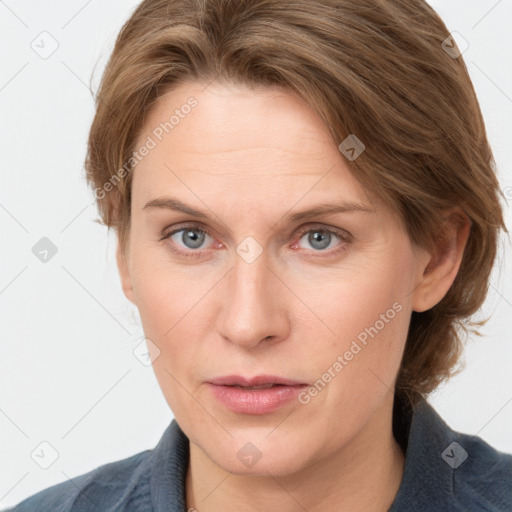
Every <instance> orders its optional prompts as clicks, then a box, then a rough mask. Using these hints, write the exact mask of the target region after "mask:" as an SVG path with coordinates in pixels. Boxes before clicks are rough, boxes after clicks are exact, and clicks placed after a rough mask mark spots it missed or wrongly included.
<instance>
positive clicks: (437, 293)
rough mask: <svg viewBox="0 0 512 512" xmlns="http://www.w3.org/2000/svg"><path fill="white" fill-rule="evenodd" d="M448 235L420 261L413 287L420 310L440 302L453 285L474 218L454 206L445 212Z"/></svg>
mask: <svg viewBox="0 0 512 512" xmlns="http://www.w3.org/2000/svg"><path fill="white" fill-rule="evenodd" d="M444 217H445V222H444V226H443V227H444V228H445V231H444V232H445V236H444V237H443V238H442V239H441V240H440V241H439V242H438V243H437V245H436V247H435V248H434V250H433V251H430V252H427V253H425V254H426V255H427V257H426V258H424V260H423V262H422V264H421V265H420V268H419V270H420V276H419V279H418V280H417V281H416V286H415V288H414V290H413V299H412V309H413V311H417V312H418V313H420V312H422V311H426V310H428V309H430V308H432V307H434V306H435V305H436V304H437V303H439V302H440V301H441V300H442V299H443V297H444V296H445V295H446V293H447V292H448V290H449V289H450V287H451V285H452V284H453V281H454V280H455V277H456V276H457V272H458V271H459V267H460V263H461V261H462V256H463V255H464V248H465V247H466V242H467V240H468V237H469V232H470V229H471V220H470V219H469V217H468V216H467V215H466V214H465V213H464V212H463V211H462V210H461V209H460V208H452V209H450V210H448V211H447V212H446V213H445V215H444Z"/></svg>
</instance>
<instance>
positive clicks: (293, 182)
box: [133, 82, 375, 206]
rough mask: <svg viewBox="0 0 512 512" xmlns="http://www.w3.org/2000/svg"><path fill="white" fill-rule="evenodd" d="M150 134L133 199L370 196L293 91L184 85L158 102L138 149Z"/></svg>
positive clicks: (137, 170)
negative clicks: (176, 194) (177, 194)
mask: <svg viewBox="0 0 512 512" xmlns="http://www.w3.org/2000/svg"><path fill="white" fill-rule="evenodd" d="M190 105H194V106H193V107H190ZM149 139H152V141H153V143H152V146H153V145H154V147H153V148H152V149H151V151H149V154H147V156H145V157H144V158H143V159H142V160H141V161H140V162H139V163H138V165H137V166H136V168H135V172H134V183H133V188H134V190H133V193H134V194H133V200H134V202H135V201H138V202H139V203H140V202H142V201H147V200H149V199H152V198H154V197H155V195H156V194H159V195H162V193H164V192H166V191H171V190H172V191H175V190H176V189H177V188H178V189H179V190H181V191H185V189H188V190H187V193H189V194H190V193H191V192H192V193H193V192H196V193H197V194H199V193H200V194H202V195H205V194H206V195H213V194H214V195H216V196H218V195H219V194H222V197H223V198H224V200H225V201H226V200H229V201H237V200H238V201H243V200H244V199H250V200H252V199H254V198H255V197H259V198H261V199H262V200H266V201H267V203H268V202H272V201H273V202H276V201H282V200H283V192H285V193H286V196H287V198H288V199H287V206H291V205H292V204H293V203H294V202H295V201H298V200H302V199H301V198H303V199H304V200H306V198H307V199H308V200H309V201H314V200H315V199H316V198H318V199H322V200H324V199H325V195H326V194H329V197H331V198H336V197H340V196H341V197H343V198H345V199H348V200H353V201H354V200H359V201H361V202H363V201H364V202H368V199H369V194H368V192H367V191H366V190H365V189H363V187H362V185H361V184H360V183H359V182H358V181H357V180H356V179H355V178H354V176H353V175H352V173H351V169H350V168H349V166H348V162H347V161H346V160H345V158H344V157H343V155H342V154H341V153H340V152H339V150H338V147H337V145H336V143H335V141H334V140H333V139H332V136H331V134H330V132H329V130H328V128H327V126H325V124H324V122H323V120H322V119H321V118H320V117H319V116H318V114H317V113H316V112H315V111H314V110H313V109H312V108H311V107H310V106H309V105H308V104H307V103H306V102H304V101H303V100H302V99H301V98H300V97H298V96H297V95H296V94H295V93H294V92H292V91H289V90H287V89H282V88H279V87H272V88H267V87H265V88H263V87H260V88H256V89H251V88H248V87H245V86H238V85H233V84H226V83H212V84H210V85H207V84H202V83H196V82H186V83H183V84H181V85H180V86H179V87H177V88H175V89H173V90H172V91H170V92H167V93H166V94H164V95H162V96H160V97H159V98H158V100H157V101H156V102H155V103H154V104H153V105H152V108H151V110H150V112H149V114H148V115H147V116H146V119H145V122H144V125H143V127H142V128H141V130H140V132H139V136H138V140H137V144H136V147H140V146H141V145H143V144H144V142H145V141H148V140H149ZM374 201H375V198H372V202H374Z"/></svg>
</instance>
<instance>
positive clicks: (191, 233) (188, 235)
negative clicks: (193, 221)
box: [172, 228, 208, 249]
mask: <svg viewBox="0 0 512 512" xmlns="http://www.w3.org/2000/svg"><path fill="white" fill-rule="evenodd" d="M180 233H181V236H179V234H180ZM172 236H178V237H179V240H180V242H181V243H182V244H183V245H184V246H185V247H186V248H187V249H198V248H200V247H201V245H202V244H203V242H204V240H205V238H206V237H207V236H208V235H207V234H206V233H205V232H204V231H201V230H199V229H190V228H189V229H187V228H185V229H180V230H179V231H176V233H174V234H173V235H172Z"/></svg>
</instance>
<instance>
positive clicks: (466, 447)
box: [443, 432, 512, 511]
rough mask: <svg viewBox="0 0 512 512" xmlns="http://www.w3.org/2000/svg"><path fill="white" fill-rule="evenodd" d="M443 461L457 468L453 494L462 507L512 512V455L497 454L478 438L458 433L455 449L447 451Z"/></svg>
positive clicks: (448, 448) (455, 469)
mask: <svg viewBox="0 0 512 512" xmlns="http://www.w3.org/2000/svg"><path fill="white" fill-rule="evenodd" d="M443 457H444V458H445V460H448V461H452V464H454V469H453V473H452V474H453V484H452V485H453V492H454V496H455V497H457V500H458V501H459V503H460V505H461V506H462V507H466V509H467V507H469V506H471V505H472V506H474V507H475V506H476V507H479V508H478V510H486V511H506V510H512V455H511V454H508V453H503V452H500V451H498V450H496V449H495V448H494V447H492V446H491V445H489V444H488V443H486V442H485V441H484V440H482V439H481V438H479V437H476V436H470V435H467V434H461V433H459V432H455V440H454V441H453V445H452V446H448V447H447V448H446V449H445V452H444V454H443ZM453 461H454V462H453ZM459 464H460V465H459ZM475 509H476V508H475Z"/></svg>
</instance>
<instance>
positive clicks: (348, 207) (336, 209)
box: [142, 197, 375, 222]
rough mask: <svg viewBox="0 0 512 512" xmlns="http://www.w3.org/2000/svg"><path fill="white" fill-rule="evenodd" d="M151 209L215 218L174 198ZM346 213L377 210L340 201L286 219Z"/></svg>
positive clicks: (161, 200) (151, 203)
mask: <svg viewBox="0 0 512 512" xmlns="http://www.w3.org/2000/svg"><path fill="white" fill-rule="evenodd" d="M151 208H161V209H166V210H173V211H177V212H182V213H186V214H188V215H191V216H193V217H196V218H198V219H205V220H209V221H213V220H214V219H213V217H212V216H210V215H208V214H207V213H205V212H203V211H200V210H196V209H194V208H192V207H190V206H188V205H186V204H184V203H182V202H181V201H178V200H177V199H174V198H172V197H159V198H156V199H151V200H150V201H148V202H147V203H146V204H145V205H144V207H143V208H142V209H143V210H145V209H151ZM346 212H367V213H375V209H374V208H372V207H371V206H369V205H366V204H363V203H358V202H353V201H339V202H336V203H323V204H318V205H316V206H314V207H312V208H309V209H307V210H303V211H300V212H296V213H292V214H289V215H288V216H287V217H286V221H288V222H302V221H304V220H308V219H311V218H313V217H319V216H321V215H330V214H331V215H332V214H335V213H346Z"/></svg>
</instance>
